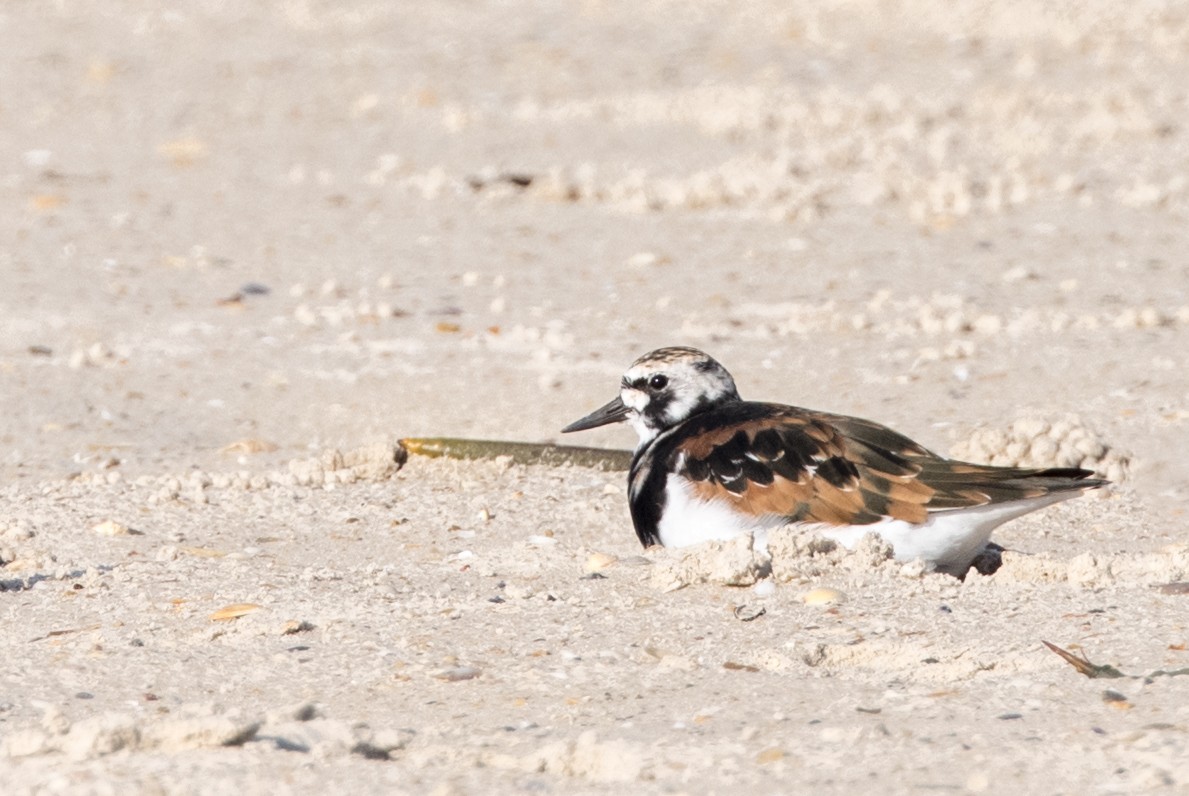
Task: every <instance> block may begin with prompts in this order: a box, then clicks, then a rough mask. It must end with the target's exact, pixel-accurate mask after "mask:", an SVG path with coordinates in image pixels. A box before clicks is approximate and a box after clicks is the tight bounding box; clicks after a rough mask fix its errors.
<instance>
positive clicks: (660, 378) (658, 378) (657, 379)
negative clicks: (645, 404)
mask: <svg viewBox="0 0 1189 796" xmlns="http://www.w3.org/2000/svg"><path fill="white" fill-rule="evenodd" d="M648 386H649V387H651V388H652V389H654V390H663V389H665V387H668V386H669V377H668V376H665V375H663V374H661V373H658V374H657V375H655V376H653V377H652V378H651V379H649V380H648Z"/></svg>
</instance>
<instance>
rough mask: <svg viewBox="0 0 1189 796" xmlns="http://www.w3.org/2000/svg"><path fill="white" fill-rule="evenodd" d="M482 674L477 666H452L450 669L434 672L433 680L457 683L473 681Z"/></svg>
mask: <svg viewBox="0 0 1189 796" xmlns="http://www.w3.org/2000/svg"><path fill="white" fill-rule="evenodd" d="M481 674H483V670H482V669H480V668H479V667H477V666H454V667H452V668H450V669H442V670H441V671H437V672H434V675H433V676H434V679H436V680H445V681H446V682H448V683H457V682H461V681H462V680H474V679H475V678H476V677H478V676H479V675H481Z"/></svg>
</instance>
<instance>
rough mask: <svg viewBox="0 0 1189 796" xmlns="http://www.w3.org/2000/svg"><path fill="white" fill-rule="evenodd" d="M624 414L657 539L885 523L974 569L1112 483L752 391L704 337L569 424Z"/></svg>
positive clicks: (847, 542)
mask: <svg viewBox="0 0 1189 796" xmlns="http://www.w3.org/2000/svg"><path fill="white" fill-rule="evenodd" d="M624 420H626V421H627V422H628V423H630V424H631V425H632V426H633V427H634V428H635V429H636V433H637V434H639V436H640V442H639V444H638V445H637V446H636V451H635V454H634V455H633V457H632V465H631V470H630V472H629V475H628V487H629V501H630V505H631V513H632V522H633V524H634V525H635V527H636V535H637V536H638V537H640V542H641V543H642V544H643V545H644V546H645V547H648V546H649V545H653V544H657V543H659V544H662V545H665V546H666V547H685V546H687V545H692V544H697V543H698V542H704V541H708V540H712V539H720V540H721V539H730V538H733V537H735V536H738V535H739V534H743V533H750V532H755V531H766V530H767V529H770V528H774V527H778V526H781V525H785V524H789V523H793V524H797V525H801V526H806V527H810V528H813V529H814V530H816V531H818V532H820V533H822V534H824V535H825V536H828V537H830V538H832V539H834V540H836V541H838V542H839V543H840V544H843V545H844V546H848V547H849V546H853V545H854V544H855V543H856V542H858V540H859V539H860V538H862V537H863V536H864V535H865V534H867V533H870V532H872V531H874V532H876V533H878V534H879V535H880V536H882V537H883V538H884V539H886V540H887V541H888V542H890V543H891V545H892V547H893V550H894V551H895V557H896V558H897V559H899V560H905V561H908V560H912V559H916V558H920V559H923V560H924V561H925V562H926V563H927V564H928V565H931V566H932V567H933V568H934V569H936V570H939V571H942V572H948V573H950V574H953V575H957V576H958V577H962V576H964V575H965V574H966V571H967V570H968V569H969V568H970V566H971V564H972V562H974V560H975V558H976V557H978V556H979V555H980V553H982V552H983V550H984V548H985V547H986V546H987V543H988V540H989V538H990V536H991V531H992V530H994V529H995V528H996V527H997V526H999V525H1000V524H1002V523H1004V522H1007V521H1008V520H1011V519H1014V518H1016V517H1019V516H1020V515H1022V514H1027V513H1028V512H1030V511H1035V510H1037V509H1039V508H1043V507H1045V506H1048V505H1051V504H1053V503H1057V502H1058V501H1061V500H1066V499H1068V498H1071V497H1076V496H1078V495H1080V494H1081V493H1082V492H1084V491H1085V490H1087V489H1094V488H1096V487H1100V486H1103V485H1104V484H1106V483H1108V482H1107V481H1105V480H1103V479H1097V478H1090V477H1089V476H1091V475H1093V473H1092V472H1091V471H1089V470H1082V469H1078V468H1051V469H1029V468H1020V467H993V466H990V465H985V464H969V463H967V462H959V461H954V460H952V459H947V458H945V457H943V456H938V455H937V454H936V453H933V452H931V451H929V450H927V449H926V448H924V447H922V446H921V445H918V444H917V443H915V442H913V441H912V440H910V439H909V438H908V437H905V436H903V435H902V434H898V433H897V432H895V431H892V430H891V429H889V428H886V427H884V426H881V425H879V424H878V423H873V422H871V421H870V420H861V419H859V418H856V417H846V416H845V415H835V414H829V413H827V412H816V411H812V410H809V409H801V408H798V407H795V406H784V405H782V404H770V403H758V402H755V401H744V400H743V399H742V398H740V397H739V393H738V391H737V390H736V389H735V381H734V379H732V378H731V374H730V373H728V372H727V371H726V369H725V368H724V367H723V366H722V365H720V364H719V363H718V362H717V361H715V360H714V359H713V358H712V357H710V356H708V355H707V354H704V353H703V352H701V351H698V350H697V349H694V348H683V347H673V348H661V349H657V350H656V351H653V352H651V353H648V354H645V355H644V356H642V357H640V358H639V359H637V360H636V361H635V362H634V363H632V366H631V367H630V368H628V371H627V373H625V374H624V376H623V380H622V381H621V382H620V386H619V395H618V396H617V397H616V398H615V399H614V400H612V401H611V402H610V403H608V404H606V405H605V406H603V407H600V408H599V409H596V410H595V411H593V412H591V413H590V414H589V415H587V416H586V417H584V418H582V419H581V420H577V421H575V422H573V423H571V424H570V425H568V426H566V427H565V428H564V429H562V432H563V433H566V432H571V431H582V430H584V429H589V428H596V427H597V426H602V425H606V424H608V423H618V422H621V421H624Z"/></svg>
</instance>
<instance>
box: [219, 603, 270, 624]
mask: <svg viewBox="0 0 1189 796" xmlns="http://www.w3.org/2000/svg"><path fill="white" fill-rule="evenodd" d="M259 610H260V606H259V605H257V604H256V603H232V604H231V605H225V606H223V607H222V608H220V609H219V610H218V611H215V612H214V613H213V614H211V621H212V622H229V621H231V620H232V619H239V618H240V617H241V616H244V615H246V614H250V613H252V612H253V611H259Z"/></svg>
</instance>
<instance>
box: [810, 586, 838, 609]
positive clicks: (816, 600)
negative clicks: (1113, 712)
mask: <svg viewBox="0 0 1189 796" xmlns="http://www.w3.org/2000/svg"><path fill="white" fill-rule="evenodd" d="M801 602H803V603H805V604H806V605H840V604H842V603H844V602H846V595H845V594H843V593H842V592H840V591H838V590H837V589H828V588H825V587H822V588H817V589H810V590H809V591H807V592H805V593H804V594H802V595H801Z"/></svg>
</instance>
